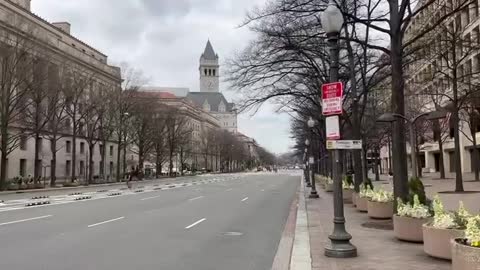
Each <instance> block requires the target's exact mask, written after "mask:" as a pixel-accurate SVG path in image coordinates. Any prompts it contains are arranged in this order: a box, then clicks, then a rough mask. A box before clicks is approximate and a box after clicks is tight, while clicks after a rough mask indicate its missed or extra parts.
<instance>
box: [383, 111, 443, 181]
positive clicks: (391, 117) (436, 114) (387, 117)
mask: <svg viewBox="0 0 480 270" xmlns="http://www.w3.org/2000/svg"><path fill="white" fill-rule="evenodd" d="M423 116H426V117H427V120H436V119H441V118H445V117H446V112H444V111H431V112H425V113H421V114H419V115H417V116H415V117H414V118H413V119H408V118H406V117H405V116H403V115H401V114H397V113H384V114H382V115H380V117H379V118H378V119H377V121H378V122H388V123H392V122H395V121H397V118H401V119H403V120H405V121H406V122H407V123H408V125H409V129H410V156H411V160H412V177H413V178H417V177H418V168H417V165H418V164H417V153H416V152H417V151H416V147H417V138H416V134H415V131H414V126H415V123H416V122H417V120H418V119H420V118H421V117H423Z"/></svg>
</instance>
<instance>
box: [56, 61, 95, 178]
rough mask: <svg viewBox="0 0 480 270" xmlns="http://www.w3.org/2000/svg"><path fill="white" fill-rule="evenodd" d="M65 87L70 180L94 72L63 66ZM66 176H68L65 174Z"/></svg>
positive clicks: (86, 111)
mask: <svg viewBox="0 0 480 270" xmlns="http://www.w3.org/2000/svg"><path fill="white" fill-rule="evenodd" d="M63 72H64V79H65V80H66V81H65V87H64V88H63V90H64V93H63V94H64V95H65V103H66V105H65V106H66V109H65V112H66V113H67V115H68V116H69V119H70V123H69V124H70V126H71V134H72V168H71V180H72V181H74V180H76V168H77V167H76V164H77V137H78V132H79V128H80V125H82V123H83V119H84V118H85V115H86V114H87V113H88V112H89V111H88V109H86V108H85V107H86V106H85V102H86V100H85V98H86V96H87V91H88V90H92V88H93V87H92V85H93V82H94V81H95V77H94V74H92V73H91V72H89V71H86V70H84V69H81V68H79V67H75V66H65V67H64V70H63ZM67 177H68V176H67Z"/></svg>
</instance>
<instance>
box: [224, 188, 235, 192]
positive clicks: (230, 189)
mask: <svg viewBox="0 0 480 270" xmlns="http://www.w3.org/2000/svg"><path fill="white" fill-rule="evenodd" d="M232 190H233V188H229V189H227V190H225V191H232Z"/></svg>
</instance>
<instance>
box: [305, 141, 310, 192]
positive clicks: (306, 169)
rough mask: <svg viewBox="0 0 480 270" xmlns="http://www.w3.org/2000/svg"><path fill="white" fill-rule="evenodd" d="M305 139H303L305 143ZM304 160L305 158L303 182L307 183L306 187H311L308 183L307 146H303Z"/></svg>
mask: <svg viewBox="0 0 480 270" xmlns="http://www.w3.org/2000/svg"><path fill="white" fill-rule="evenodd" d="M306 142H307V141H305V143H306ZM304 157H305V158H304V160H305V183H306V184H307V187H311V185H310V177H309V174H308V172H309V171H308V169H309V168H308V149H307V147H305V155H304Z"/></svg>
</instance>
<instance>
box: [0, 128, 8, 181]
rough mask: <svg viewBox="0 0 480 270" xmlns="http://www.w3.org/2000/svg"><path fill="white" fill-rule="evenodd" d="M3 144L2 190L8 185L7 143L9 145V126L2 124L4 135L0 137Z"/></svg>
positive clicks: (0, 165)
mask: <svg viewBox="0 0 480 270" xmlns="http://www.w3.org/2000/svg"><path fill="white" fill-rule="evenodd" d="M0 140H1V144H2V150H3V151H1V152H2V154H1V161H0V162H1V164H0V170H1V171H0V190H5V189H6V187H7V167H8V164H7V163H8V159H7V158H8V156H7V145H8V127H7V126H2V136H1V138H0Z"/></svg>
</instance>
